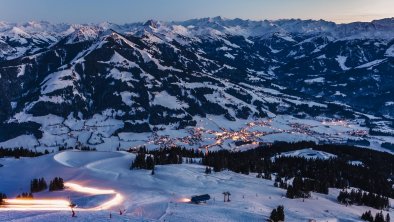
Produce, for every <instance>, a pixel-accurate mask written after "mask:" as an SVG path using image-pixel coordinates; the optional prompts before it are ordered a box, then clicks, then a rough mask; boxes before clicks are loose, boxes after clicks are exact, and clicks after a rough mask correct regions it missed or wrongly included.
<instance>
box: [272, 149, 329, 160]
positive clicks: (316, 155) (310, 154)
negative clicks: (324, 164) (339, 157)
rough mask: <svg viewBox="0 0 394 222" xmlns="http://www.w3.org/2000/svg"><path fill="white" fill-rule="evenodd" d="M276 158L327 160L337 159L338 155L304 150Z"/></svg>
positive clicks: (283, 154) (282, 154)
mask: <svg viewBox="0 0 394 222" xmlns="http://www.w3.org/2000/svg"><path fill="white" fill-rule="evenodd" d="M276 157H302V158H305V159H321V160H327V159H330V158H335V157H336V155H334V154H331V153H326V152H323V151H318V150H313V149H312V148H310V149H303V150H296V151H291V152H286V153H281V154H279V155H277V156H276Z"/></svg>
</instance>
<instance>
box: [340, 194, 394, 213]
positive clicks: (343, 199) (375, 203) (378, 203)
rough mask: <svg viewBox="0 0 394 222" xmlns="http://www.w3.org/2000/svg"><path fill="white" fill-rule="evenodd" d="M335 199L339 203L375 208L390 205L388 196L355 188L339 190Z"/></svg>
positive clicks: (384, 207) (383, 207)
mask: <svg viewBox="0 0 394 222" xmlns="http://www.w3.org/2000/svg"><path fill="white" fill-rule="evenodd" d="M337 199H338V201H339V202H340V203H343V204H346V205H347V204H349V205H352V204H357V205H365V206H369V207H373V208H376V209H386V208H388V207H389V206H390V202H389V198H387V197H384V196H381V195H377V194H373V193H370V192H369V193H368V192H363V191H362V190H355V189H352V190H351V191H350V192H348V191H347V190H343V191H340V192H339V195H338V198H337Z"/></svg>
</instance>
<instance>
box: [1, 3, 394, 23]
mask: <svg viewBox="0 0 394 222" xmlns="http://www.w3.org/2000/svg"><path fill="white" fill-rule="evenodd" d="M213 16H223V17H226V18H236V17H237V18H244V19H253V20H261V19H280V18H302V19H325V20H330V21H335V22H338V23H346V22H351V21H371V20H373V19H379V18H387V17H394V0H0V20H4V21H9V22H24V21H31V20H45V21H50V22H68V23H91V22H93V23H98V22H103V21H109V22H114V23H120V24H122V23H128V22H138V21H145V20H148V19H156V20H163V21H174V20H175V21H179V20H186V19H190V18H201V17H213Z"/></svg>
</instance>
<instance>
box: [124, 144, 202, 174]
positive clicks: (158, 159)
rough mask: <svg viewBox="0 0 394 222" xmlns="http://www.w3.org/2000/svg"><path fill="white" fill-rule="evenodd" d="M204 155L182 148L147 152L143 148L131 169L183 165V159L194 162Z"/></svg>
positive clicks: (151, 168)
mask: <svg viewBox="0 0 394 222" xmlns="http://www.w3.org/2000/svg"><path fill="white" fill-rule="evenodd" d="M202 156H204V154H203V153H202V152H201V151H198V150H189V149H186V148H181V147H170V148H168V147H166V148H160V149H158V150H147V149H146V148H145V147H142V148H140V149H139V150H138V152H137V155H136V157H135V159H134V161H133V162H132V163H131V166H130V169H147V170H153V169H154V168H155V165H166V164H182V163H183V159H184V158H186V162H188V163H191V162H193V161H194V160H193V158H201V157H202Z"/></svg>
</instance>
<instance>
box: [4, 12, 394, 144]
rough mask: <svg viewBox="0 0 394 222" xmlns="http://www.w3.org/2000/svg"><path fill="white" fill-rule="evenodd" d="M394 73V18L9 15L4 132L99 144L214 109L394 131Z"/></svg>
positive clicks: (181, 125)
mask: <svg viewBox="0 0 394 222" xmlns="http://www.w3.org/2000/svg"><path fill="white" fill-rule="evenodd" d="M393 74H394V19H384V20H378V21H373V22H370V23H351V24H343V25H338V24H335V23H332V22H326V21H312V20H308V21H303V20H278V21H249V20H240V19H234V20H227V19H223V18H220V17H216V18H206V19H196V20H189V21H184V22H172V23H165V22H158V21H148V22H146V23H135V24H125V25H116V24H110V23H102V24H91V25H68V24H50V23H46V22H29V23H25V24H12V23H5V22H0V86H1V87H0V104H1V107H2V108H1V109H0V122H1V126H0V131H1V133H0V134H1V135H0V141H7V140H11V139H13V138H17V137H20V136H22V135H34V137H35V138H36V139H40V138H46V139H49V140H51V139H53V138H54V137H56V136H59V135H63V136H62V137H61V138H62V139H61V141H60V140H56V139H54V140H53V141H54V142H53V143H52V144H50V145H48V146H63V145H64V146H67V145H72V144H75V142H76V141H78V142H81V143H89V144H96V143H100V141H102V140H106V139H111V138H112V137H113V136H114V135H119V134H121V133H127V132H128V133H142V132H155V131H157V130H161V129H164V128H166V127H168V126H171V128H172V129H187V128H189V127H190V128H192V127H195V126H196V124H197V122H198V121H201V119H204V118H210V116H221V117H223V119H225V120H226V121H229V122H234V123H236V122H239V121H246V120H252V119H253V120H256V119H259V118H272V117H275V116H277V115H292V116H296V117H298V118H317V117H324V118H336V119H338V118H340V119H358V118H361V117H362V118H365V122H366V124H368V127H370V129H371V130H372V131H373V130H374V126H375V125H379V126H381V124H384V125H385V127H386V128H387V129H388V132H392V131H390V130H391V129H390V128H391V127H392V125H393V118H394V75H393ZM376 119H378V120H379V121H378V122H376V121H375V120H376ZM374 121H375V123H374ZM95 127H101V129H104V130H100V131H99V133H97V132H96V134H97V135H96V137H95V135H94V133H95ZM86 128H89V130H87V131H89V133H90V134H89V135H85V134H78V135H77V136H75V135H73V132H76V131H83V130H85V129H86ZM386 131H387V130H386ZM75 137H76V138H75ZM85 137H86V138H85ZM81 138H85V139H81ZM95 138H96V139H95ZM51 141H52V140H51Z"/></svg>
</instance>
